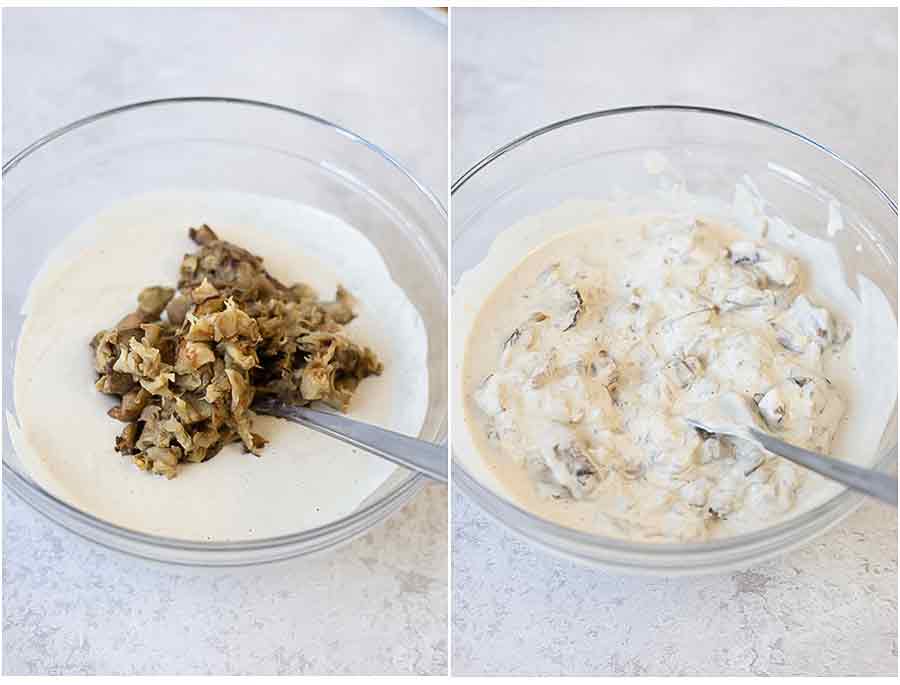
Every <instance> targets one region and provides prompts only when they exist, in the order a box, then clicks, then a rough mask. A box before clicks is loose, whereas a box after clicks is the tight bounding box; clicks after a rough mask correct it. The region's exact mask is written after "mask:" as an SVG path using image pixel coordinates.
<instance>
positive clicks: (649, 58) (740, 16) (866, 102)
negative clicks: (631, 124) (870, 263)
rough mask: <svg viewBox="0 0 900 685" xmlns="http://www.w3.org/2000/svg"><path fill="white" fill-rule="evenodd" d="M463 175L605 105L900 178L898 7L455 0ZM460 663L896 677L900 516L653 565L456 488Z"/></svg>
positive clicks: (458, 149) (869, 509)
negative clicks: (690, 564)
mask: <svg viewBox="0 0 900 685" xmlns="http://www.w3.org/2000/svg"><path fill="white" fill-rule="evenodd" d="M453 24H454V25H453V36H452V43H453V45H452V47H453V65H452V70H453V74H452V79H453V80H452V86H453V112H452V135H453V174H454V177H456V176H458V175H459V174H460V173H462V172H463V171H465V169H467V168H468V167H469V166H470V165H471V164H472V163H474V162H476V161H477V160H478V159H479V158H481V157H482V156H483V155H485V154H487V153H488V152H490V151H492V150H493V149H494V148H496V147H497V146H499V145H501V144H503V143H505V142H507V141H509V140H510V139H512V138H514V137H515V136H518V135H520V134H522V133H525V132H527V131H529V130H531V129H534V128H536V127H538V126H540V125H543V124H546V123H549V122H551V121H555V120H558V119H562V118H565V117H567V116H571V115H574V114H578V113H582V112H586V111H591V110H595V109H603V108H607V107H614V106H621V105H630V104H649V103H657V102H673V103H674V102H680V103H690V104H703V105H708V106H716V107H722V108H728V109H735V110H738V111H744V112H747V113H750V114H756V115H760V116H763V117H768V118H770V119H773V120H774V121H777V122H780V123H783V124H786V125H787V126H789V127H792V128H795V129H797V130H800V131H802V132H805V133H807V134H809V135H811V136H812V137H813V138H816V139H817V140H820V141H822V142H824V143H826V144H828V145H831V146H832V147H833V148H834V149H835V150H836V151H837V152H838V153H840V154H843V155H844V156H846V157H847V158H848V159H850V160H851V161H853V162H855V163H856V164H857V165H859V166H860V167H861V168H862V169H864V170H866V171H867V172H869V173H870V174H872V175H873V176H874V177H875V178H876V179H877V180H878V181H879V182H880V183H881V184H882V185H883V186H884V187H885V188H886V189H887V190H888V192H889V193H891V194H892V195H893V196H894V197H896V196H897V11H896V10H894V9H883V10H861V9H853V10H812V11H810V10H700V11H690V10H564V11H556V10H525V11H522V10H490V11H488V10H454V12H453ZM452 511H453V515H452V526H453V540H452V544H453V578H452V593H453V602H452V612H453V618H452V635H453V640H452V644H453V656H452V662H453V671H454V673H455V674H476V673H503V674H529V673H540V674H563V673H566V674H652V675H675V674H684V675H701V674H702V675H738V674H750V673H757V674H769V675H790V674H803V675H825V674H827V675H851V674H853V675H876V674H877V675H896V673H897V516H896V512H895V511H893V510H890V509H885V508H883V507H881V506H879V505H875V504H870V505H867V506H864V507H863V508H862V509H861V510H860V511H858V512H857V513H856V514H854V515H853V516H851V517H850V518H849V519H848V520H847V521H846V522H845V523H844V524H843V525H841V526H839V527H837V528H835V529H834V530H832V531H831V532H829V533H828V534H827V535H825V536H823V537H821V538H819V539H818V540H817V541H816V542H814V543H813V544H811V545H809V546H807V547H805V548H803V549H801V550H799V551H796V552H794V553H792V554H790V555H788V556H787V557H785V558H783V559H780V560H777V561H772V562H769V563H766V564H763V565H760V566H758V567H756V568H752V569H749V570H746V571H742V572H737V573H731V574H728V575H721V576H711V577H705V578H693V579H691V578H688V579H665V580H659V579H652V578H639V577H626V576H620V575H614V574H610V573H604V572H601V571H595V570H591V569H587V568H584V567H581V566H577V565H575V564H573V563H570V562H567V561H559V560H557V559H556V558H554V557H552V556H549V555H548V554H546V553H543V552H540V551H538V550H536V549H535V548H533V547H531V546H529V545H527V544H525V543H524V542H521V541H519V540H518V539H517V538H515V537H513V536H511V535H509V534H507V533H506V532H505V531H504V530H503V529H501V528H500V527H499V526H498V525H496V524H494V523H493V522H492V521H490V520H489V519H487V518H486V517H485V516H484V515H483V514H482V513H481V511H480V510H479V509H478V508H477V507H476V506H475V505H474V504H472V503H471V502H469V501H468V500H467V499H465V498H464V497H463V496H462V495H460V494H459V493H455V494H454V498H453V504H452Z"/></svg>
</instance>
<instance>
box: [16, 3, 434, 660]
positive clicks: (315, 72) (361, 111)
mask: <svg viewBox="0 0 900 685" xmlns="http://www.w3.org/2000/svg"><path fill="white" fill-rule="evenodd" d="M3 18H4V25H3V33H4V36H3V38H4V43H3V57H4V60H3V86H4V89H3V114H4V131H3V133H4V137H3V154H4V159H6V158H8V157H9V156H10V155H11V154H12V153H14V152H15V151H17V150H18V149H20V148H21V147H23V146H24V145H26V144H27V143H29V142H31V140H33V139H34V138H36V137H37V136H39V135H41V134H43V133H45V132H47V131H49V130H51V129H52V128H55V127H57V126H59V125H62V124H64V123H67V122H69V121H71V120H73V119H75V118H78V117H81V116H84V115H86V114H90V113H92V112H95V111H98V110H101V109H105V108H108V107H113V106H116V105H120V104H123V103H125V102H131V101H135V100H141V99H148V98H155V97H170V96H176V95H231V96H239V97H246V98H256V99H261V100H268V101H272V102H277V103H280V104H285V105H289V106H293V107H298V108H300V109H305V110H307V111H310V112H313V113H316V114H319V115H321V116H324V117H326V118H329V119H332V120H333V121H336V122H337V123H340V124H343V125H345V126H347V127H349V128H351V129H353V130H355V131H357V132H358V133H360V134H361V135H363V136H365V137H367V138H369V139H370V140H372V141H373V142H375V143H377V144H379V145H381V146H383V147H384V148H385V149H387V150H389V151H390V152H391V153H393V154H394V155H395V156H396V157H398V158H399V159H400V160H401V161H403V162H405V163H406V164H407V165H408V166H409V167H410V168H411V169H412V171H413V172H414V173H415V174H417V175H419V176H420V177H421V178H422V179H423V180H424V181H425V182H426V183H427V184H428V185H430V186H431V187H432V188H433V189H434V191H435V192H436V193H437V194H438V195H439V196H440V197H444V198H445V197H446V166H447V153H446V144H447V141H446V130H447V119H446V88H447V53H446V47H447V38H446V29H445V27H443V26H441V25H440V24H438V23H437V22H435V21H434V20H432V19H430V18H428V17H427V16H425V15H424V14H422V13H419V12H416V11H413V10H402V9H398V10H312V11H310V10H283V9H277V10H276V9H273V10H268V9H267V10H231V9H226V10H172V9H168V10H154V9H140V10H89V11H86V10H59V9H53V10H5V11H4V17H3ZM446 508H447V491H446V488H441V487H430V488H428V489H427V490H426V491H424V492H423V493H421V494H420V495H418V496H417V498H416V499H415V500H414V501H413V502H412V503H410V504H409V505H408V506H407V507H406V508H405V509H404V510H402V511H401V512H398V513H397V514H395V515H394V516H393V517H392V518H391V519H390V520H389V521H388V522H387V523H386V524H385V525H383V526H381V527H379V528H378V529H376V530H374V531H372V532H371V533H370V534H368V535H366V536H365V537H363V538H361V539H359V540H357V541H355V542H354V543H353V544H352V545H350V546H348V547H346V548H343V549H341V550H338V551H337V552H335V553H333V554H329V555H325V556H322V557H320V558H316V559H311V560H297V561H292V562H285V563H282V564H278V565H273V566H267V567H260V568H257V569H244V570H230V571H199V570H190V569H181V568H176V567H165V566H159V565H154V564H148V563H146V562H142V561H137V560H134V559H130V558H127V557H124V556H122V555H119V554H116V553H113V552H108V551H106V550H104V549H101V548H98V547H96V546H93V545H91V544H89V543H87V542H84V541H82V540H81V539H80V538H77V537H75V536H73V535H71V534H69V533H67V532H65V531H63V530H61V529H60V528H58V527H56V526H55V525H52V524H50V523H49V522H48V521H46V520H45V519H43V518H42V517H40V516H39V515H38V514H36V513H34V512H33V511H32V510H31V509H30V508H28V507H27V506H25V505H24V504H22V503H21V502H19V501H18V500H14V499H12V498H11V497H10V496H9V495H6V494H4V536H5V537H4V558H3V670H4V672H5V673H7V674H49V673H54V674H63V673H82V674H94V673H102V674H110V673H166V674H170V673H179V674H180V673H215V674H231V673H251V674H269V673H272V674H275V673H351V674H372V673H376V674H381V673H398V674H405V673H411V672H416V673H445V672H446V670H447V627H446V625H447V624H446V622H447V544H446V541H447V519H446Z"/></svg>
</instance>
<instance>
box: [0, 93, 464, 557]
mask: <svg viewBox="0 0 900 685" xmlns="http://www.w3.org/2000/svg"><path fill="white" fill-rule="evenodd" d="M179 104H223V105H239V106H247V107H256V108H260V109H265V110H269V111H276V112H282V113H284V114H289V115H293V116H297V117H300V118H302V119H305V120H307V121H311V122H313V123H315V124H318V125H321V126H323V127H325V128H327V129H330V130H331V131H332V132H333V133H336V134H338V135H341V136H344V137H346V138H348V139H350V140H351V141H353V142H355V143H358V144H361V145H363V146H365V147H367V148H368V149H369V150H371V151H372V152H374V153H375V154H376V155H378V156H379V157H381V158H382V159H384V161H385V162H387V163H388V164H389V165H391V166H393V167H394V168H395V169H396V170H398V171H399V172H400V173H401V174H403V175H404V176H405V177H406V178H407V179H408V180H409V181H410V182H411V183H412V184H413V185H414V186H415V187H416V189H417V190H418V192H420V193H421V194H422V195H423V196H425V198H426V199H427V200H428V201H429V203H430V204H431V205H433V206H434V208H435V209H436V210H437V212H438V214H439V215H440V216H441V217H443V218H444V219H445V220H446V218H447V210H446V209H445V208H444V206H443V204H442V203H441V201H440V200H439V199H438V198H437V196H436V195H435V194H434V193H433V192H431V190H429V189H428V187H427V186H425V184H424V183H422V182H421V181H419V180H418V179H417V178H416V177H415V176H414V175H413V173H412V172H411V171H410V170H409V169H407V168H406V167H405V166H404V165H403V164H402V163H400V162H399V161H398V160H397V159H396V158H394V157H393V156H391V155H390V154H389V153H387V152H386V151H384V150H383V149H381V148H380V147H379V146H377V145H375V144H374V143H372V142H370V141H368V140H366V139H365V138H363V137H362V136H360V135H359V134H357V133H354V132H353V131H351V130H349V129H347V128H344V127H343V126H340V125H338V124H335V123H333V122H331V121H329V120H327V119H324V118H322V117H320V116H317V115H315V114H310V113H308V112H304V111H302V110H299V109H294V108H291V107H286V106H284V105H277V104H274V103H271V102H263V101H260V100H251V99H246V98H235V97H226V96H205V95H204V96H184V97H175V98H157V99H153V100H142V101H139V102H132V103H128V104H125V105H121V106H119V107H113V108H111V109H107V110H103V111H101V112H97V113H95V114H91V115H89V116H86V117H83V118H81V119H77V120H75V121H73V122H71V123H68V124H65V125H64V126H61V127H59V128H57V129H55V130H53V131H51V132H49V133H47V134H46V135H44V136H41V137H40V138H38V139H37V140H35V141H34V142H33V143H31V144H30V145H28V146H26V147H25V148H23V149H22V150H20V151H19V152H18V153H16V154H15V155H13V156H12V157H11V158H10V159H9V160H8V161H6V162H4V163H3V170H2V178H4V179H5V178H6V175H7V174H8V173H9V172H10V171H12V170H13V169H14V168H15V167H16V166H17V165H18V164H19V163H20V162H21V161H22V160H24V159H26V158H27V157H28V156H29V155H31V154H32V153H34V152H36V151H37V150H39V149H41V148H42V147H44V146H45V145H47V144H48V143H51V142H52V141H54V140H56V139H57V138H60V137H61V136H64V135H65V134H67V133H69V132H71V131H74V130H76V129H79V128H81V127H82V126H86V125H88V124H91V123H93V122H95V121H98V120H101V119H106V118H109V117H113V116H115V115H117V114H123V113H126V112H130V111H133V110H138V109H145V108H150V107H157V106H165V105H179ZM443 425H444V426H446V420H445V421H444V423H443ZM427 480H428V479H427V478H426V477H425V476H423V475H421V474H418V473H410V474H409V475H408V476H407V477H406V478H404V479H403V480H402V481H400V482H398V483H397V484H396V485H394V486H393V488H392V489H391V490H390V491H388V492H387V493H385V494H384V495H383V496H382V497H380V498H379V499H377V500H376V501H374V502H371V503H370V504H368V505H366V506H365V507H362V508H361V509H358V510H356V511H354V512H352V513H351V514H348V515H347V516H344V517H342V518H339V519H337V520H336V521H332V522H331V523H327V524H325V525H323V526H318V527H316V528H309V529H307V530H303V531H300V532H298V533H290V534H287V535H279V536H275V537H269V538H260V539H256V540H244V541H233V542H215V541H209V542H207V541H193V540H181V539H178V538H170V537H165V536H160V535H152V534H149V533H142V532H140V531H136V530H132V529H130V528H125V527H122V526H118V525H116V524H114V523H110V522H108V521H105V520H103V519H100V518H97V517H96V516H93V515H92V514H89V513H87V512H85V511H82V510H81V509H78V508H76V507H73V506H72V505H70V504H68V503H67V502H65V501H63V500H61V499H59V498H58V497H56V496H55V495H53V494H52V493H50V492H48V491H47V490H45V489H44V488H43V487H41V486H40V485H39V484H37V483H35V482H34V481H32V480H31V479H30V478H28V477H27V475H25V474H22V473H19V471H18V470H17V469H16V468H15V467H14V466H12V465H11V464H9V463H8V462H7V460H6V457H5V456H4V457H3V483H4V486H5V487H7V488H9V489H10V490H11V491H12V492H14V493H15V494H16V495H18V496H19V497H20V498H21V499H23V500H24V501H25V502H26V503H27V504H29V506H31V507H32V508H34V509H35V510H36V511H38V512H39V513H41V514H42V515H44V516H47V517H48V518H51V519H52V520H53V521H54V522H55V523H58V524H60V525H62V526H63V527H64V528H66V529H67V530H70V531H73V532H75V533H76V534H77V535H80V536H82V537H85V536H84V535H83V534H82V533H81V532H80V531H79V530H76V529H74V528H72V527H70V526H68V525H66V523H65V522H63V521H60V520H59V519H56V518H53V517H51V516H49V515H48V514H47V513H46V511H45V507H46V506H47V505H49V508H50V509H51V510H56V511H59V510H62V511H64V512H65V514H66V515H68V516H70V517H72V518H74V519H76V520H77V521H78V522H79V523H81V524H84V525H86V527H87V528H97V529H99V530H100V531H102V532H104V533H106V534H110V535H112V536H114V537H119V538H123V539H125V540H128V541H132V542H135V543H139V544H140V545H142V546H148V547H150V548H159V549H161V550H174V551H180V552H200V553H202V552H209V553H210V554H211V556H214V554H213V553H216V552H225V553H236V552H243V551H247V552H252V551H257V552H259V551H265V550H277V549H278V548H281V547H298V546H299V547H302V546H303V545H304V543H313V542H315V541H317V540H319V539H321V538H326V537H331V536H334V535H336V534H339V533H340V532H341V531H342V530H344V529H348V528H354V527H355V526H356V525H358V524H362V523H364V522H365V521H367V520H371V521H372V522H373V525H374V524H377V523H378V522H380V521H382V520H383V519H384V518H385V517H386V516H387V515H388V514H389V513H390V512H391V511H392V509H391V508H392V506H393V505H394V504H395V503H396V502H398V501H400V502H401V504H402V503H405V502H406V501H408V499H409V498H411V497H412V496H413V495H414V494H415V493H416V492H418V491H419V490H420V489H422V488H423V487H424V486H425V485H426V483H427ZM24 493H28V495H25V494H24ZM28 496H34V497H36V498H38V499H40V500H43V503H42V504H43V506H41V507H38V506H36V505H35V504H34V503H33V502H31V501H29V499H28ZM365 529H366V530H367V529H368V527H366V528H365ZM90 539H91V540H92V542H95V543H97V544H101V545H102V546H105V547H108V546H109V545H107V544H105V543H103V542H101V541H99V540H95V539H93V538H90ZM343 541H344V539H343V538H342V539H341V542H343ZM117 550H118V551H122V552H125V553H126V554H130V555H132V556H142V557H143V556H146V555H145V554H142V553H138V552H135V551H134V550H129V549H124V548H117ZM302 554H303V551H299V552H297V553H296V554H291V555H290V556H298V555H302ZM277 560H278V558H275V559H272V561H277ZM158 561H167V560H166V559H158ZM264 561H265V560H264ZM168 563H181V562H171V561H169V562H168ZM212 563H215V562H214V561H212ZM247 563H259V562H258V561H256V560H249V561H248V562H247ZM228 565H235V564H234V563H233V562H229V564H228Z"/></svg>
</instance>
